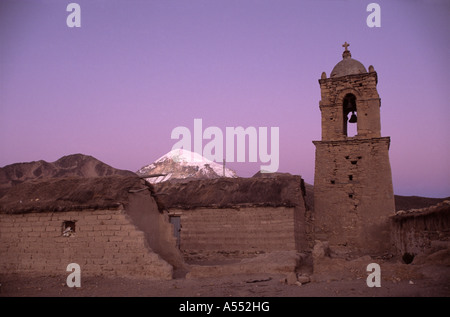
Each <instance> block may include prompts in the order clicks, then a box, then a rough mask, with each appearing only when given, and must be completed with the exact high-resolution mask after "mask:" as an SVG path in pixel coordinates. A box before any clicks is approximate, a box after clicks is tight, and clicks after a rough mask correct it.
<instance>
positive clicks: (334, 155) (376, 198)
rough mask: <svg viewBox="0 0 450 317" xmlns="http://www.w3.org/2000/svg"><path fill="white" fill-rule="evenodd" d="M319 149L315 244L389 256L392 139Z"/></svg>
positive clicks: (325, 145) (336, 143)
mask: <svg viewBox="0 0 450 317" xmlns="http://www.w3.org/2000/svg"><path fill="white" fill-rule="evenodd" d="M314 144H315V145H316V165H315V179H314V224H315V234H316V239H318V240H328V241H329V242H330V245H333V246H337V245H340V246H352V247H353V248H354V249H355V250H359V251H367V252H375V253H376V252H382V251H383V250H384V251H387V249H388V248H389V247H390V240H389V222H388V217H389V216H391V215H393V213H394V210H395V203H394V193H393V187H392V182H391V179H392V176H391V169H390V163H389V156H388V148H389V138H373V139H366V140H361V139H359V140H351V141H350V140H348V141H328V142H327V141H318V142H314Z"/></svg>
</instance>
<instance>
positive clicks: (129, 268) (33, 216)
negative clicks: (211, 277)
mask: <svg viewBox="0 0 450 317" xmlns="http://www.w3.org/2000/svg"><path fill="white" fill-rule="evenodd" d="M65 221H72V222H74V223H75V232H68V233H66V236H63V223H64V222H65ZM0 254H1V256H0V273H41V274H50V275H59V274H69V273H67V272H66V268H67V265H68V264H69V263H77V264H79V265H80V267H81V274H82V276H83V275H104V276H109V277H111V276H130V277H146V278H154V279H171V278H172V273H173V268H172V266H171V265H170V264H168V263H167V262H166V261H164V260H163V259H161V257H160V256H159V255H158V254H156V253H154V252H153V251H152V250H151V249H150V248H149V247H148V244H147V241H146V238H145V235H144V233H143V232H142V231H140V230H138V229H137V228H136V227H135V225H134V224H133V223H132V222H131V221H130V218H129V216H128V215H127V214H126V213H125V211H124V210H123V208H119V209H117V210H82V211H67V212H39V213H21V214H0Z"/></svg>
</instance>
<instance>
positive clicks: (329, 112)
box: [319, 72, 381, 140]
mask: <svg viewBox="0 0 450 317" xmlns="http://www.w3.org/2000/svg"><path fill="white" fill-rule="evenodd" d="M319 83H320V91H321V100H320V103H319V104H320V109H321V112H322V140H345V139H346V135H345V134H344V132H343V120H344V118H343V112H342V100H343V98H344V97H345V95H346V94H348V93H351V94H354V95H355V97H356V104H357V113H358V124H357V126H358V135H357V136H356V138H360V137H361V138H367V137H371V138H372V137H380V136H381V135H380V131H381V127H380V105H381V102H380V97H379V95H378V92H377V89H376V86H377V73H376V72H371V73H367V74H358V75H349V76H344V77H340V78H327V79H320V80H319Z"/></svg>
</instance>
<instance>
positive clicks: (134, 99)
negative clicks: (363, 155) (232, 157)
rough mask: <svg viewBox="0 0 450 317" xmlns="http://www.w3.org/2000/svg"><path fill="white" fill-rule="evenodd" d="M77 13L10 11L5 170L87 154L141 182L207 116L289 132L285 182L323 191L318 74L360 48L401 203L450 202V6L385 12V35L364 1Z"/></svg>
mask: <svg viewBox="0 0 450 317" xmlns="http://www.w3.org/2000/svg"><path fill="white" fill-rule="evenodd" d="M70 2H71V1H63V0H54V1H52V0H48V1H37V0H30V1H22V0H14V1H10V0H2V1H1V2H0V166H4V165H8V164H12V163H15V162H28V161H34V160H40V159H43V160H46V161H50V162H52V161H55V160H57V159H58V158H60V157H61V156H64V155H68V154H73V153H83V154H88V155H92V156H94V157H96V158H98V159H99V160H101V161H103V162H105V163H107V164H109V165H112V166H113V167H116V168H121V169H128V170H132V171H136V170H138V169H139V168H141V167H142V166H144V165H147V164H149V163H151V162H153V161H154V160H156V159H158V158H159V157H160V156H162V155H163V154H165V153H166V152H168V151H170V150H171V148H172V146H173V145H174V144H175V143H176V140H172V139H171V138H170V135H171V132H172V130H173V129H174V128H175V127H177V126H186V127H188V128H189V129H191V131H193V124H194V118H201V119H202V120H203V128H204V129H205V128H206V127H208V126H216V127H219V128H220V129H222V130H223V131H225V128H226V127H237V126H243V127H249V126H253V127H279V128H280V158H279V161H280V168H279V171H280V172H290V173H293V174H301V175H302V176H303V177H304V179H305V180H306V182H308V183H313V179H314V154H315V153H314V150H315V148H314V145H313V144H312V142H311V141H312V140H320V138H321V135H320V133H321V130H320V110H319V105H318V102H319V100H320V88H319V83H318V79H319V78H320V75H321V73H322V72H323V71H325V72H326V73H327V75H328V76H329V74H330V72H331V70H332V69H333V67H334V65H335V64H336V63H338V62H339V61H340V60H341V59H342V57H341V54H342V51H343V48H342V46H341V45H342V44H343V43H344V42H345V41H347V42H349V43H350V47H349V50H350V51H351V53H352V57H353V58H354V59H357V60H359V61H360V62H362V63H363V64H364V65H365V66H366V68H368V66H369V65H374V67H375V70H376V71H377V72H378V79H379V81H378V92H379V94H380V96H381V99H382V106H381V127H382V130H381V133H382V136H390V137H391V149H390V160H391V167H392V174H393V182H394V191H395V193H396V194H400V195H421V196H429V197H445V196H449V195H450V168H449V167H450V141H449V140H450V139H449V137H450V124H448V122H447V121H448V120H449V118H450V110H449V109H450V108H449V105H448V102H449V100H450V92H449V89H450V85H449V83H450V80H449V74H448V71H449V70H450V67H449V52H450V37H449V34H450V23H449V19H448V18H449V13H450V1H448V0H434V1H433V0H428V1H425V0H424V1H406V0H405V1H392V0H390V1H376V2H377V3H378V4H380V6H381V28H369V27H368V26H367V25H366V18H367V16H368V15H369V12H366V7H367V5H368V4H369V3H370V2H372V1H361V0H358V1H356V0H355V1H350V0H348V1H338V0H336V1H317V0H316V1H300V0H295V1H294V0H292V1H288V0H202V1H199V0H164V1H163V0H157V1H137V0H121V1H118V0H107V1H106V0H105V1H101V0H96V1H92V0H90V1H83V0H78V1H73V2H76V3H78V4H80V6H81V28H68V27H67V25H66V18H67V16H68V15H69V13H68V12H66V6H67V4H69V3H70ZM205 143H206V142H205ZM224 144H225V143H224ZM260 165H261V163H260V162H258V163H229V164H228V166H229V167H231V168H233V169H234V170H236V172H237V173H238V174H239V175H240V176H243V177H247V176H251V175H253V174H254V173H255V172H257V171H258V169H259V166H260Z"/></svg>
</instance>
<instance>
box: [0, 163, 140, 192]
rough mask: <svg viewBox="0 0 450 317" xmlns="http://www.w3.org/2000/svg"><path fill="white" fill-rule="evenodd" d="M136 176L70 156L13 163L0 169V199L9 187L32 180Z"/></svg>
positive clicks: (129, 172) (102, 164)
mask: <svg viewBox="0 0 450 317" xmlns="http://www.w3.org/2000/svg"><path fill="white" fill-rule="evenodd" d="M113 175H120V176H136V174H135V173H133V172H131V171H126V170H119V169H116V168H113V167H111V166H109V165H107V164H105V163H103V162H101V161H99V160H97V159H96V158H94V157H92V156H89V155H83V154H72V155H67V156H63V157H61V158H60V159H59V160H57V161H55V162H51V163H49V162H46V161H43V160H40V161H34V162H27V163H15V164H11V165H7V166H4V167H2V168H0V197H2V196H3V195H4V194H5V193H6V192H7V191H8V189H9V188H10V187H12V186H14V185H17V184H21V183H23V182H26V181H32V180H46V179H51V178H61V177H101V176H113Z"/></svg>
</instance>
